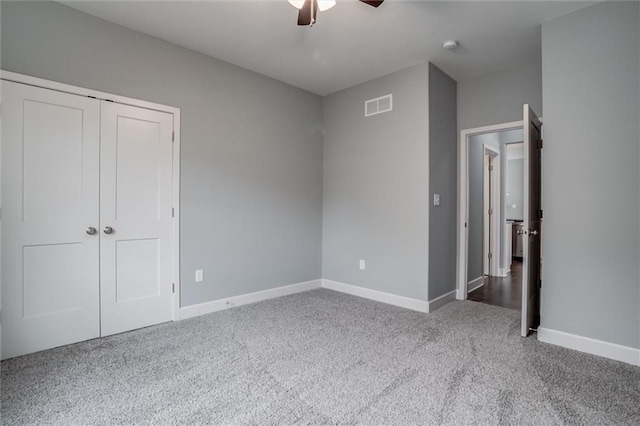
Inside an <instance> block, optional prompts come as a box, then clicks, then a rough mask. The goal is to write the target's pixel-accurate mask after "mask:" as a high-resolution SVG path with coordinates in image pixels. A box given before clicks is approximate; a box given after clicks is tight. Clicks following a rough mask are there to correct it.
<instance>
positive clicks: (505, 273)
mask: <svg viewBox="0 0 640 426" xmlns="http://www.w3.org/2000/svg"><path fill="white" fill-rule="evenodd" d="M509 272H511V268H499V269H498V276H499V277H502V278H505V277H508V276H509Z"/></svg>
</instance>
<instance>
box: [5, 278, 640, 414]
mask: <svg viewBox="0 0 640 426" xmlns="http://www.w3.org/2000/svg"><path fill="white" fill-rule="evenodd" d="M518 315H519V313H518V312H516V311H512V310H508V309H504V308H498V307H493V306H488V305H484V304H480V303H476V302H453V303H450V304H448V305H446V306H445V307H443V308H441V309H440V310H438V311H436V312H434V313H432V314H429V315H426V314H420V313H417V312H413V311H409V310H405V309H401V308H396V307H393V306H388V305H383V304H380V303H376V302H372V301H368V300H364V299H359V298H356V297H352V296H347V295H343V294H340V293H336V292H332V291H330V290H324V289H323V290H314V291H310V292H307V293H302V294H298V295H294V296H288V297H283V298H280V299H275V300H270V301H266V302H261V303H257V304H253V305H248V306H243V307H239V308H236V309H231V310H227V311H223V312H219V313H215V314H211V315H207V316H203V317H199V318H194V319H191V320H186V321H182V322H176V323H169V324H163V325H159V326H155V327H150V328H147V329H143V330H137V331H134V332H130V333H124V334H120V335H117V336H112V337H109V338H105V339H97V340H93V341H89V342H83V343H79V344H75V345H71V346H67V347H62V348H57V349H52V350H49V351H45V352H41V353H37V354H33V355H28V356H24V357H20V358H16V359H11V360H7V361H4V362H2V365H1V368H2V375H1V377H2V422H3V423H4V424H64V425H70V424H260V425H263V424H293V423H300V424H338V423H340V424H343V423H348V424H403V425H404V424H428V425H431V424H433V425H452V424H456V425H458V424H517V425H526V424H531V425H534V424H535V425H552V424H590V425H595V424H612V425H625V424H628V425H631V424H634V425H638V424H640V409H639V404H640V368H638V367H633V366H630V365H627V364H623V363H619V362H615V361H610V360H606V359H603V358H598V357H595V356H591V355H587V354H583V353H579V352H575V351H570V350H567V349H563V348H559V347H555V346H551V345H546V344H544V343H540V342H538V341H537V340H536V339H535V338H534V337H530V338H527V339H522V338H520V337H519V335H518V330H519V322H518Z"/></svg>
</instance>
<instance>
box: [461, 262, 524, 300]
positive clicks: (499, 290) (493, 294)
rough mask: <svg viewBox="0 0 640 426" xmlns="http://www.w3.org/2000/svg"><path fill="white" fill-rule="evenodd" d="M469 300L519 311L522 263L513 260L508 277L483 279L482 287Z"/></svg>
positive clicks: (470, 295) (470, 294)
mask: <svg viewBox="0 0 640 426" xmlns="http://www.w3.org/2000/svg"><path fill="white" fill-rule="evenodd" d="M468 299H469V300H473V301H475V302H481V303H486V304H488V305H494V306H502V307H504V308H509V309H517V310H520V308H521V306H522V262H521V261H517V260H515V259H514V261H513V263H512V264H511V272H510V273H509V276H507V277H504V278H500V277H485V278H484V285H483V286H482V287H480V288H478V289H476V290H474V291H472V292H471V293H469V297H468Z"/></svg>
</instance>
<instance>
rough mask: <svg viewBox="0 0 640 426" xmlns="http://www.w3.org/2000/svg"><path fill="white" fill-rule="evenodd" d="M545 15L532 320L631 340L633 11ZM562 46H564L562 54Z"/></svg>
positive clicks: (636, 216)
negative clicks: (540, 209) (540, 206)
mask: <svg viewBox="0 0 640 426" xmlns="http://www.w3.org/2000/svg"><path fill="white" fill-rule="evenodd" d="M638 8H639V5H638V3H617V2H605V3H603V4H599V5H596V6H592V7H589V8H587V9H584V10H581V11H578V12H576V13H573V14H571V15H568V16H565V17H562V18H559V19H556V20H553V21H550V22H548V23H545V24H544V25H543V27H542V51H543V58H542V59H543V81H544V86H543V90H544V111H545V114H544V139H545V145H544V150H545V152H544V192H543V201H544V228H543V232H544V234H543V235H544V236H545V237H544V238H543V240H542V241H543V256H544V268H543V278H542V280H543V284H542V312H541V316H542V318H541V325H542V327H546V328H550V329H554V330H560V331H563V332H567V333H572V334H576V335H579V336H585V337H590V338H594V339H599V340H604V341H607V342H612V343H617V344H620V345H625V346H630V347H633V348H639V347H640V329H639V327H640V294H639V293H640V280H639V279H640V271H639V266H638V265H639V262H638V261H639V258H640V238H639V237H640V211H639V203H640V197H639V191H640V174H639V169H640V167H639V166H640V165H639V159H640V152H639V147H640V129H639V128H638V118H639V114H640V111H639V103H640V81H639V76H640V46H639V44H640V34H639V29H640V11H639V10H638ZM567 52H570V54H567Z"/></svg>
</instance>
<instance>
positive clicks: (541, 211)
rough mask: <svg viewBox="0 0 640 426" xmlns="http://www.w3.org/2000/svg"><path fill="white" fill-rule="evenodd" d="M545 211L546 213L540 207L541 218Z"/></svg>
mask: <svg viewBox="0 0 640 426" xmlns="http://www.w3.org/2000/svg"><path fill="white" fill-rule="evenodd" d="M543 213H544V211H543V210H542V209H540V219H542V215H543Z"/></svg>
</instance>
